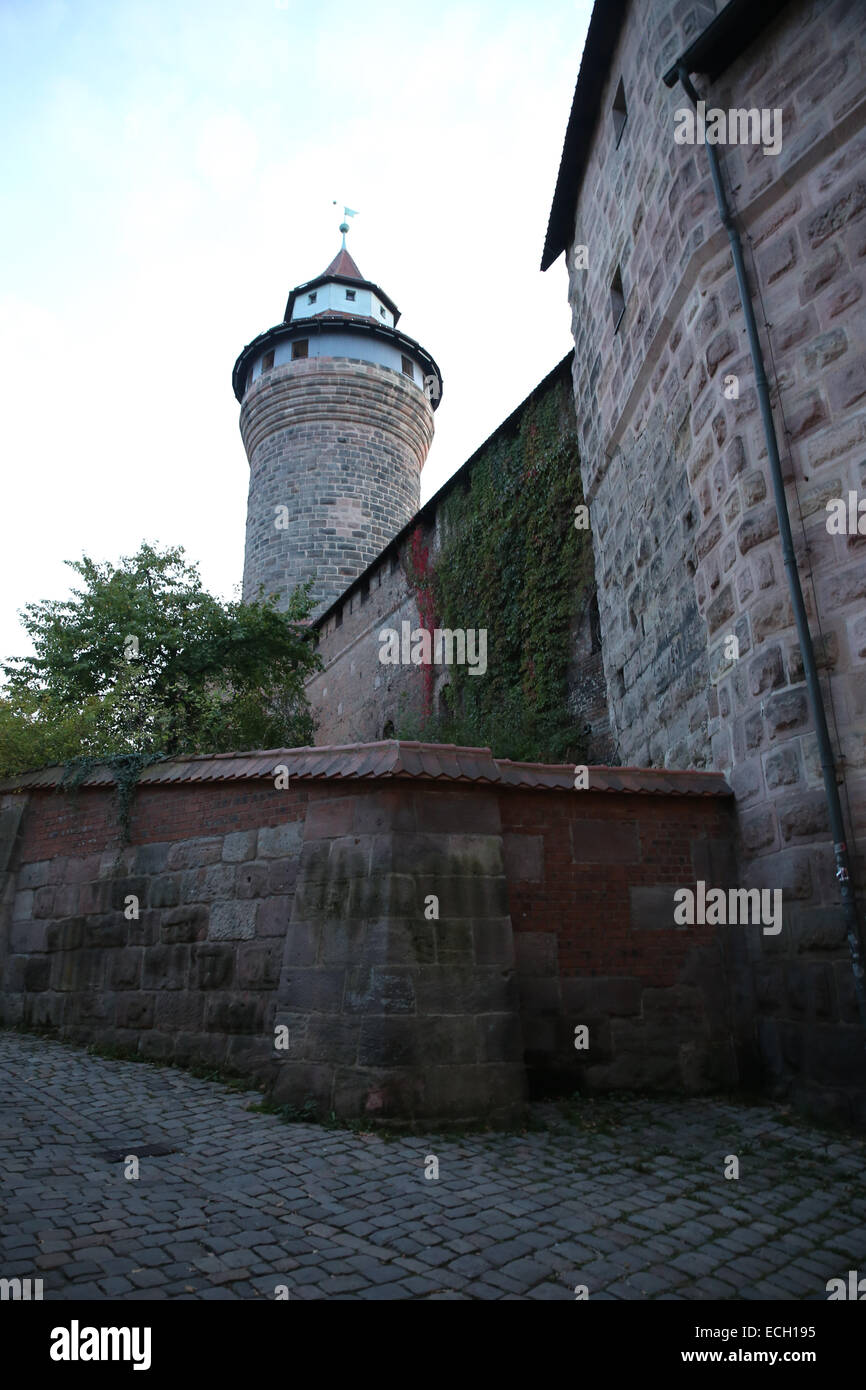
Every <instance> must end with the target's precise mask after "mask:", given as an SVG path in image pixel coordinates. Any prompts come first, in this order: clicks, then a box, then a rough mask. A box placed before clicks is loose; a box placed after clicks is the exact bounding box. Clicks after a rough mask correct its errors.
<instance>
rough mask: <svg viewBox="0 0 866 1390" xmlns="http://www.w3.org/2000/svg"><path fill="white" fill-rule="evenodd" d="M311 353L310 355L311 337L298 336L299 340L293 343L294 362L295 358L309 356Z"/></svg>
mask: <svg viewBox="0 0 866 1390" xmlns="http://www.w3.org/2000/svg"><path fill="white" fill-rule="evenodd" d="M309 355H310V340H309V338H298V340H297V341H296V342H294V343H292V361H293V362H294V361H295V359H296V358H298V357H309Z"/></svg>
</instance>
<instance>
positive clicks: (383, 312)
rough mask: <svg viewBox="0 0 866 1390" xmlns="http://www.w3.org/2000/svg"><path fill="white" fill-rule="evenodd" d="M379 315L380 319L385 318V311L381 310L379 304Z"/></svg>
mask: <svg viewBox="0 0 866 1390" xmlns="http://www.w3.org/2000/svg"><path fill="white" fill-rule="evenodd" d="M379 313H380V314H381V315H382V318H384V317H385V310H384V309H383V308H382V306H381V304H380V305H379Z"/></svg>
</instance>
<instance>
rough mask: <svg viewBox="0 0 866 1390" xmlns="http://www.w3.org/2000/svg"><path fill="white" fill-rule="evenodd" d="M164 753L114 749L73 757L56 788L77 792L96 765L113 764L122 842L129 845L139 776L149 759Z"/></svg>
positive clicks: (65, 767)
mask: <svg viewBox="0 0 866 1390" xmlns="http://www.w3.org/2000/svg"><path fill="white" fill-rule="evenodd" d="M165 757H166V754H165V753H115V754H113V755H111V756H108V757H105V756H103V757H83V758H70V759H69V761H68V762H66V763H65V764H64V767H63V776H62V777H61V779H60V783H59V785H58V788H57V790H58V791H64V792H71V793H72V794H73V795H75V794H76V793H77V792H78V789H79V787H80V786H81V784H82V782H83V781H84V780H85V778H86V777H88V776H89V775H90V773H91V772H93V771H94V770H95V769H96V768H97V767H108V768H110V769H111V773H112V776H113V777H114V781H115V785H116V786H117V808H118V824H119V826H120V838H121V844H124V845H128V844H129V837H130V817H131V814H132V798H133V797H134V795H135V788H136V786H137V785H138V779H139V777H140V776H141V773H142V770H143V769H144V768H145V767H147V766H148V765H149V764H150V763H158V762H161V761H162V760H163V759H164V758H165Z"/></svg>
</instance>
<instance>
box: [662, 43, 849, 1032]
mask: <svg viewBox="0 0 866 1390" xmlns="http://www.w3.org/2000/svg"><path fill="white" fill-rule="evenodd" d="M677 76H678V77H679V79H680V82H681V84H682V87H683V90H684V91H685V93H686V95H687V96H688V98H689V100H690V101H691V103H692V105H693V106H694V107H695V108H696V110H697V103H698V94H697V92H696V91H695V89H694V87H693V86H692V83H691V81H690V79H689V74H688V72H687V70H686V67H685V64H683V63H680V64H678V66H677ZM695 119H696V120H697V114H696V116H695ZM706 150H707V154H708V156H709V161H710V174H711V175H712V180H713V187H714V189H715V191H716V202H717V203H718V205H719V216H720V217H721V219H722V223H723V225H724V227H725V230H726V231H727V233H728V239H729V241H730V243H731V253H732V255H733V258H734V270H735V272H736V276H737V287H738V289H739V291H740V303H741V304H742V306H743V313H744V315H745V318H746V334H747V336H748V339H749V351H750V352H751V354H752V364H753V366H754V368H755V387H756V389H757V392H758V402H759V404H760V407H761V419H762V421H763V425H764V438H765V440H766V442H767V456H768V458H769V461H770V475H771V477H772V479H773V494H774V497H775V501H776V515H777V517H778V520H779V537H780V539H781V542H782V560H783V562H784V565H785V573H786V574H787V577H788V588H789V590H790V593H791V604H792V606H793V609H794V622H795V624H796V627H797V637H798V639H799V642H800V650H801V652H802V654H803V673H804V675H805V677H806V688H807V690H808V693H809V704H810V706H811V710H812V719H813V721H814V724H815V733H816V735H817V738H818V751H819V753H820V757H821V771H822V773H823V775H824V795H825V797H826V800H827V811H828V813H829V817H830V829H831V831H832V834H833V853H834V854H835V856H836V878H837V881H838V883H839V891H840V893H841V895H842V913H843V916H844V919H845V933H846V935H847V937H848V946H849V949H850V951H851V969H852V971H853V973H854V992H855V994H856V996H857V1005H858V1008H859V1011H860V1021H861V1023H862V1024H863V1026H864V1028H866V983H864V974H863V960H862V956H861V953H860V938H859V932H858V926H857V905H856V902H855V900H854V893H853V890H852V887H851V876H850V874H849V871H848V846H847V845H846V843H845V835H846V831H845V821H844V818H843V816H842V803H841V801H840V800H839V788H838V786H837V783H836V766H835V762H834V759H833V749H832V746H831V744H830V734H829V732H828V729H827V716H826V713H825V710H824V697H823V695H822V693H821V686H820V684H819V682H818V671H817V667H816V665H815V649H814V647H813V646H812V634H811V633H810V631H809V623H808V620H807V618H806V605H805V604H804V602H803V590H802V588H801V587H800V574H799V571H798V569H797V558H796V556H795V554H794V542H793V538H792V536H791V521H790V517H789V516H788V503H787V499H786V497H785V484H784V482H783V481H782V464H781V461H780V459H779V445H778V442H777V440H776V426H775V424H774V422H773V411H772V408H771V406H770V392H769V388H768V386H767V374H766V371H765V369H764V355H763V353H762V351H761V343H760V339H759V338H758V326H757V323H756V322H755V311H754V308H753V306H752V299H751V296H750V294H749V286H748V281H747V279H746V266H745V262H744V260H743V246H742V242H741V241H740V234H739V232H738V231H737V228H736V224H735V222H734V218H733V215H732V213H731V209H730V206H729V204H728V199H727V196H726V194H725V189H724V186H723V184H722V175H721V168H720V165H719V157H718V155H717V153H716V147H715V145H709V144H708V145H707V146H706Z"/></svg>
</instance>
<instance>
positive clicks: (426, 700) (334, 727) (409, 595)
mask: <svg viewBox="0 0 866 1390" xmlns="http://www.w3.org/2000/svg"><path fill="white" fill-rule="evenodd" d="M565 382H570V355H569V357H568V358H565V359H563V361H562V362H561V363H560V364H559V365H558V366H557V367H556V368H555V369H554V371H553V372H551V373H550V374H549V376H548V377H546V378H545V380H544V381H543V382H541V383H540V384H539V386H538V387H536V389H535V391H533V392H532V393H531V394H530V396H529V397H527V399H526V400H525V401H524V402H523V403H522V404H521V406H519V407H518V409H517V410H516V411H514V412H513V414H512V415H511V416H510V417H509V418H508V420H506V421H505V422H503V424H502V425H501V426H500V427H499V429H497V430H496V431H494V433H493V435H491V437H490V439H489V440H487V441H486V443H485V444H483V445H482V446H481V448H480V449H478V450H477V451H476V453H475V454H473V455H472V457H471V458H470V459H468V460H467V462H466V463H465V464H464V465H463V466H462V468H460V469H459V470H458V471H457V473H455V474H454V475H453V476H452V477H451V478H450V479H449V480H448V482H447V483H446V484H445V485H444V486H443V487H442V488H441V489H440V490H439V492H438V493H436V495H435V496H434V497H432V498H431V499H430V501H429V502H427V503H426V504H425V506H424V507H422V508H421V510H420V512H419V513H418V515H417V517H415V518H414V525H413V526H412V527H411V528H407V529H406V530H404V531H403V532H402V533H401V534H400V535H399V536H397V537H396V538H395V539H394V540H393V541H392V542H391V544H390V545H389V546H388V547H387V548H386V549H385V550H384V551H383V552H382V554H381V555H380V556H378V558H377V561H376V563H375V564H374V565H372V566H371V567H370V568H369V569H368V570H367V571H366V572H365V573H364V575H363V576H362V577H361V578H359V579H358V580H356V581H355V582H354V583H353V584H350V585H348V586H347V588H346V591H345V593H344V594H343V595H342V596H341V598H340V599H339V601H338V602H337V603H335V604H333V605H332V606H331V608H330V609H329V610H328V611H327V612H325V613H324V614H323V615H322V616H321V618H320V620H319V623H318V627H319V651H320V654H321V655H322V658H323V660H324V663H325V666H324V670H323V671H321V672H319V673H317V674H316V675H315V676H313V677H312V678H311V680H310V681H309V683H308V686H307V692H308V695H309V698H310V701H311V704H312V706H313V710H314V713H315V715H316V717H317V719H318V721H319V724H318V728H317V731H316V741H317V743H321V744H332V743H353V742H356V741H362V742H363V741H368V740H370V739H379V738H387V737H390V736H391V735H392V734H393V733H395V732H399V731H400V728H401V724H403V723H404V721H406V719H407V717H408V718H409V719H412V718H414V719H417V720H420V719H421V717H422V715H423V713H424V709H425V705H428V706H429V709H430V712H432V713H434V714H436V713H439V712H441V711H442V708H443V706H442V704H441V701H442V695H443V691H444V689H445V687H446V686H447V685H448V683H449V680H450V672H449V669H448V667H447V666H440V667H434V668H433V671H432V680H430V672H429V670H428V671H424V670H422V669H421V668H419V667H417V666H411V665H407V666H402V665H401V666H392V665H383V664H382V663H381V662H380V661H379V651H380V645H381V644H380V642H379V640H378V639H379V633H380V632H381V630H382V629H383V628H384V627H389V628H394V629H395V630H396V631H397V632H398V633H399V632H400V631H401V630H402V629H401V624H402V623H403V622H408V623H409V624H410V629H411V630H415V629H417V628H418V627H419V626H423V624H422V621H421V614H420V612H419V601H418V594H417V591H416V588H415V587H414V585H413V583H412V579H411V576H412V573H413V567H414V554H415V553H417V551H418V550H424V551H427V552H428V553H429V556H430V557H431V563H434V564H435V561H436V559H437V557H438V556H439V554H440V552H441V548H442V543H443V538H444V535H445V529H446V528H445V521H444V518H443V514H442V504H443V503H444V501H445V499H446V498H448V500H449V505H450V507H451V515H452V520H451V524H452V525H454V520H453V504H454V500H455V498H458V497H459V496H460V492H461V490H462V489H468V487H469V479H470V476H471V472H472V469H473V467H474V466H475V465H476V464H477V463H479V462H480V461H481V460H482V459H484V458H485V457H486V456H487V454H488V451H490V450H494V449H496V447H497V445H498V443H499V441H500V440H501V438H503V437H505V436H506V435H510V434H512V433H514V432H519V430H520V428H521V421H522V419H523V417H524V414H525V412H526V410H527V408H528V407H529V406H530V404H531V403H533V402H534V401H536V400H537V399H538V398H539V397H545V398H546V397H549V396H556V397H561V398H562V407H563V410H564V411H565V413H566V424H567V427H568V429H569V430H571V429H572V427H573V422H574V417H573V410H572V406H571V400H570V390H569V391H568V393H564V392H563V390H562V387H563V384H564V383H565ZM578 488H579V479H578V478H577V477H575V496H576V497H577V496H578V495H579V493H578ZM458 524H459V522H458ZM593 599H594V594H593V591H592V590H591V589H590V591H589V592H588V593H584V594H581V599H580V603H579V604H578V603H577V602H576V603H575V611H574V620H573V624H572V631H571V633H570V639H569V640H570V654H569V655H570V661H569V678H568V700H567V704H566V707H565V708H564V709H563V721H564V723H573V724H579V725H580V726H581V727H583V725H584V724H588V725H589V726H590V728H591V729H592V744H591V752H590V756H591V757H592V759H593V761H598V762H601V761H610V760H612V754H613V750H612V748H611V745H610V741H609V737H608V705H607V693H606V690H605V685H604V672H603V669H602V664H601V653H600V635H599V633H598V631H597V627H596V626H594V625H593V623H592V612H591V610H592V608H593ZM426 618H427V621H428V622H429V614H428V615H426ZM495 660H496V653H495V651H491V652H489V653H488V661H495ZM479 679H483V678H482V677H479Z"/></svg>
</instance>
